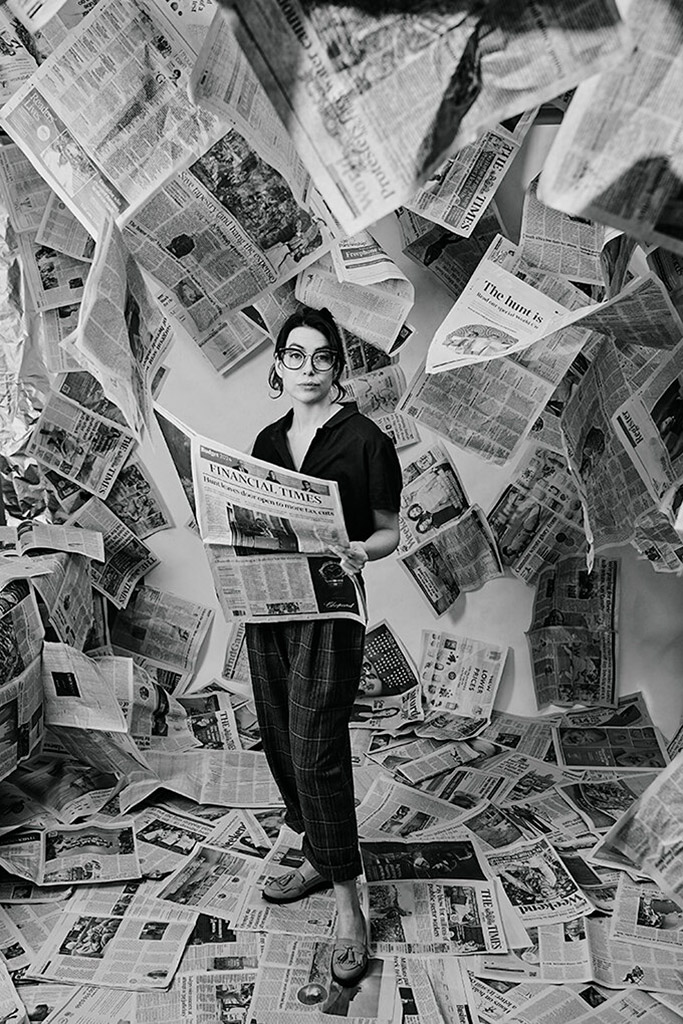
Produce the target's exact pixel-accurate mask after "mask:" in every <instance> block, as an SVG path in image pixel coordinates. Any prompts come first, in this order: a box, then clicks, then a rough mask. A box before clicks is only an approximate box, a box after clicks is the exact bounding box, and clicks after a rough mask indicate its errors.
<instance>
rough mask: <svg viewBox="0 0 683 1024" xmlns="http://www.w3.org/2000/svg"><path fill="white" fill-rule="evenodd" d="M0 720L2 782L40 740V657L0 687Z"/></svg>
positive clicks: (36, 747)
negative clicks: (0, 728) (1, 724)
mask: <svg viewBox="0 0 683 1024" xmlns="http://www.w3.org/2000/svg"><path fill="white" fill-rule="evenodd" d="M13 639H14V638H13V637H11V638H10V642H11V641H12V640H13ZM0 721H2V723H3V729H2V736H1V738H0V779H4V778H6V777H7V776H8V775H10V774H11V773H12V772H13V771H14V769H15V768H16V767H17V765H18V764H21V762H22V761H25V760H27V759H28V758H29V757H31V755H32V754H34V753H36V752H37V750H38V749H39V747H40V744H41V742H42V739H43V684H42V679H41V671H40V657H35V658H34V659H33V661H31V662H29V663H28V664H27V665H26V667H25V668H24V669H23V670H20V671H19V672H18V674H16V675H14V677H13V678H12V679H11V680H10V681H9V682H4V683H3V685H2V687H0Z"/></svg>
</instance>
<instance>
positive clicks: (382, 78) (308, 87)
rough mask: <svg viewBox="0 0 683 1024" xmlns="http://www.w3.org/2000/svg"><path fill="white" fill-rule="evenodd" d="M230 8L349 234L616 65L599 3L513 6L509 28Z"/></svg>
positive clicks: (609, 13)
mask: <svg viewBox="0 0 683 1024" xmlns="http://www.w3.org/2000/svg"><path fill="white" fill-rule="evenodd" d="M236 6H237V12H238V14H239V16H240V19H241V23H240V24H238V25H237V26H236V32H237V38H238V42H239V43H240V45H241V46H242V47H243V48H244V50H245V53H246V55H247V57H248V58H249V60H250V62H251V63H252V66H253V67H254V68H255V70H256V71H257V73H258V74H259V75H260V77H261V80H262V82H263V84H264V85H265V87H266V89H267V91H268V94H269V96H270V98H271V100H272V102H273V103H274V105H275V107H276V109H277V110H278V112H279V113H280V115H281V116H282V118H283V120H284V121H285V123H287V125H288V128H289V131H290V134H291V135H292V138H293V141H294V144H295V145H296V147H297V150H298V151H299V153H300V154H301V157H302V159H303V161H304V163H305V164H306V166H307V167H308V169H309V171H310V172H311V175H312V177H313V180H314V182H315V183H316V185H317V187H318V188H319V189H320V191H321V193H322V194H323V195H324V196H325V199H326V201H327V203H328V204H329V206H330V209H331V210H332V212H333V214H334V216H335V217H336V218H337V219H338V220H339V221H340V223H341V225H342V227H343V228H344V230H345V232H346V233H348V234H353V233H354V232H357V231H359V230H361V229H362V228H364V227H366V226H367V225H368V224H369V223H370V222H372V221H375V220H376V219H377V218H378V217H381V216H383V215H384V214H386V213H389V212H391V211H392V210H393V209H395V208H396V207H397V206H398V205H399V204H400V203H402V202H405V201H406V200H407V199H408V197H409V196H411V195H412V194H413V193H414V192H415V188H416V186H419V185H420V184H421V183H422V182H423V181H424V179H425V178H426V177H427V175H428V174H429V173H431V172H432V171H433V169H434V168H436V167H438V166H439V165H440V164H441V163H442V161H443V159H444V157H446V156H447V155H448V153H449V152H456V151H457V150H459V149H462V147H463V145H465V144H467V143H469V142H471V141H472V140H474V139H475V138H477V137H478V136H479V135H481V133H482V130H483V129H484V128H488V127H491V126H493V125H494V124H496V123H499V122H500V121H502V120H503V119H505V118H507V117H510V116H511V115H516V114H520V113H522V111H524V110H529V109H530V108H531V107H533V106H535V105H536V104H538V103H541V102H543V101H544V100H545V99H547V98H550V97H551V96H555V95H557V94H558V93H560V92H562V91H564V89H565V86H566V87H568V88H571V87H572V85H574V84H575V83H576V82H577V81H580V80H581V79H582V78H583V77H584V76H585V75H587V74H591V73H592V71H593V70H598V68H602V67H603V66H605V64H607V65H609V64H611V63H612V61H613V60H614V59H615V57H616V56H617V54H618V52H619V50H620V48H621V45H622V38H623V37H622V35H621V29H620V24H619V18H618V15H617V12H616V8H615V7H614V6H613V5H612V4H607V3H591V4H589V6H588V7H587V8H586V9H585V10H582V12H581V16H580V17H578V16H577V15H576V14H575V13H574V12H572V13H571V14H570V12H568V11H567V10H566V8H564V7H559V6H556V5H554V4H553V5H552V9H551V10H549V11H546V9H545V8H543V9H541V8H540V7H536V8H535V9H534V12H533V15H532V13H531V12H529V11H528V10H527V9H526V7H524V6H523V5H521V4H520V5H515V8H514V14H513V13H511V14H510V18H511V19H512V20H511V21H510V22H509V25H510V26H512V25H513V24H514V26H515V31H514V32H513V31H511V29H510V28H508V24H507V22H506V23H505V24H503V25H499V24H496V25H494V24H493V23H489V21H488V19H487V18H486V17H483V18H481V19H480V17H479V14H471V15H467V14H464V13H463V12H461V11H453V12H451V11H447V12H442V11H440V12H439V14H438V15H437V16H430V15H427V14H424V13H422V12H416V13H413V12H409V13H403V12H401V13H396V12H392V13H388V14H380V15H376V14H374V13H372V14H368V13H365V12H364V11H358V10H346V9H344V10H342V11H339V12H336V13H335V15H334V17H333V18H330V17H329V14H330V12H329V11H328V10H327V8H326V7H324V6H317V5H314V6H311V5H309V4H301V3H298V2H297V3H295V4H289V3H288V4H285V3H284V2H282V0H279V2H278V4H277V7H276V8H275V10H273V9H272V5H270V4H267V3H265V2H262V0H259V3H256V4H254V3H249V4H247V3H241V2H240V3H238V4H237V5H236ZM579 26H580V29H579ZM575 30H578V31H575ZM484 37H485V38H486V43H485V44H484V43H483V42H482V39H483V38H484ZM570 39H571V40H572V41H571V43H570V42H569V40H570ZM579 39H580V40H581V42H579ZM405 40H408V41H409V45H408V47H407V52H406V49H404V45H405ZM588 40H590V43H589V42H588ZM266 68H267V69H268V70H267V71H266ZM453 69H455V71H453ZM494 69H495V70H494ZM496 71H497V73H496ZM397 97H401V100H400V102H397ZM407 109H409V110H410V111H411V118H410V120H409V121H408V122H407V123H406V116H405V115H406V110H407Z"/></svg>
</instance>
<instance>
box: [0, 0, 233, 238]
mask: <svg viewBox="0 0 683 1024" xmlns="http://www.w3.org/2000/svg"><path fill="white" fill-rule="evenodd" d="M159 38H161V39H163V40H164V45H162V46H161V47H159V46H157V45H155V43H156V41H157V40H158V39H159ZM119 51H120V52H121V54H122V57H121V60H120V61H117V62H115V63H113V64H110V65H108V66H107V70H106V71H104V70H103V63H104V64H106V63H107V57H108V55H110V54H111V53H112V52H119ZM83 53H87V54H88V59H87V60H84V59H83V58H82V57H80V55H81V54H83ZM195 57H196V52H195V50H194V49H193V47H192V46H191V45H190V44H188V43H187V42H186V40H185V39H184V38H183V37H182V35H180V33H179V32H178V30H177V29H176V27H175V25H174V24H173V21H172V15H171V13H170V11H168V12H167V11H166V10H165V8H164V6H162V5H161V4H155V3H151V2H148V0H140V2H137V0H136V2H135V3H134V4H132V5H131V4H128V3H124V2H123V0H107V2H106V3H105V5H104V7H101V6H99V5H98V6H97V7H96V8H95V9H93V10H91V12H90V13H89V14H87V15H86V17H85V18H83V19H82V20H80V21H79V22H78V24H76V25H75V26H74V27H73V28H72V29H71V30H70V31H69V32H68V34H66V35H65V38H64V39H63V41H62V42H60V43H59V45H58V46H57V47H56V48H55V50H54V52H52V53H51V55H50V56H49V57H48V58H47V59H46V60H45V61H44V62H43V63H42V64H41V66H40V68H39V69H38V70H37V71H36V72H35V73H34V75H33V76H32V77H31V79H30V80H29V81H28V82H26V84H25V85H24V86H22V88H21V89H19V90H18V91H17V92H16V93H15V94H14V95H13V96H12V98H11V100H10V102H9V103H7V104H5V107H4V108H3V110H2V118H3V126H4V127H5V129H6V130H7V131H8V133H9V134H10V135H11V136H12V137H15V138H16V141H17V143H18V144H19V145H20V146H21V147H22V148H23V149H24V150H25V152H26V154H27V156H28V157H29V159H30V160H31V162H32V163H33V164H34V165H35V166H36V168H37V169H38V170H39V171H40V173H41V174H42V175H43V177H44V178H45V179H46V180H47V181H48V183H49V184H50V185H51V186H52V188H53V189H54V190H55V192H56V193H57V194H58V195H59V196H60V198H61V199H63V201H64V202H65V203H66V204H67V206H69V208H70V209H71V210H73V212H74V213H75V214H76V216H77V217H78V218H79V220H81V222H82V223H83V224H84V225H85V227H86V228H87V229H88V231H89V232H90V233H91V234H92V235H93V237H97V235H98V233H99V231H100V230H101V227H102V225H103V222H104V218H105V217H106V215H107V214H108V213H109V214H112V215H113V216H117V215H118V214H119V213H121V212H123V211H125V210H127V209H128V208H129V207H130V205H131V204H135V203H137V202H139V201H140V200H141V199H143V198H145V197H146V196H147V195H149V192H150V190H152V189H153V188H154V187H156V186H157V185H158V184H159V183H160V182H161V181H162V180H164V178H166V177H168V175H169V173H170V172H171V171H172V170H173V169H174V168H175V167H176V166H177V164H178V162H179V161H181V160H185V161H186V162H189V160H190V159H193V158H194V157H195V154H196V152H197V151H198V149H200V148H202V147H205V146H206V144H207V143H210V142H211V141H215V139H216V138H217V137H219V135H221V134H223V132H224V130H225V128H224V125H221V124H220V123H218V121H217V119H216V118H214V117H213V116H212V115H210V114H209V113H208V112H206V111H201V110H198V109H197V108H196V107H195V106H193V105H192V104H189V103H188V101H187V98H186V95H185V90H184V88H183V86H184V85H186V84H187V81H188V78H189V73H190V70H191V67H192V64H193V63H194V60H195ZM95 68H97V69H98V70H97V72H96V73H94V69H95ZM67 69H68V71H67ZM148 77H149V78H150V79H151V80H153V81H154V82H155V87H154V90H153V93H152V94H151V95H150V96H149V97H148V98H147V102H146V103H145V104H144V106H141V105H140V102H139V99H138V97H139V96H146V95H147V92H146V82H147V78H148ZM115 84H116V89H114V86H115ZM147 91H149V90H147ZM114 95H116V100H114ZM93 111H96V116H93ZM38 128H42V129H43V130H41V131H38ZM145 156H146V158H145Z"/></svg>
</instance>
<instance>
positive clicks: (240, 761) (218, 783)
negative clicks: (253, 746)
mask: <svg viewBox="0 0 683 1024" xmlns="http://www.w3.org/2000/svg"><path fill="white" fill-rule="evenodd" d="M145 759H146V761H147V763H148V764H149V766H150V768H151V769H152V770H153V771H154V772H156V774H157V776H158V777H159V779H161V781H162V784H163V786H164V787H165V788H166V789H171V790H173V791H174V792H176V793H180V794H181V795H182V796H186V797H189V798H190V799H191V800H196V801H197V803H201V804H221V805H223V806H224V807H252V808H253V807H276V806H278V805H279V804H281V803H282V798H281V797H280V792H279V790H278V788H277V786H276V785H275V782H274V781H273V777H272V776H271V774H270V769H269V768H268V764H267V762H266V758H265V755H264V754H262V753H259V752H256V751H250V750H236V751H232V750H197V751H192V752H182V753H174V752H167V751H162V750H150V751H148V752H147V753H146V756H145Z"/></svg>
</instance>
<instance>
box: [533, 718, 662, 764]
mask: <svg viewBox="0 0 683 1024" xmlns="http://www.w3.org/2000/svg"><path fill="white" fill-rule="evenodd" d="M553 735H554V739H555V752H556V754H557V760H558V763H559V764H563V765H568V766H571V767H578V766H581V767H583V768H622V769H624V768H628V769H632V770H634V771H636V770H638V771H647V770H648V769H652V768H665V767H666V765H667V764H668V763H669V759H668V756H667V753H666V744H665V743H664V740H663V739H662V737H661V736H660V734H659V730H657V729H655V728H653V727H652V726H614V725H603V726H579V725H572V726H562V725H561V726H558V727H557V728H556V729H555V730H554V733H553Z"/></svg>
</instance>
